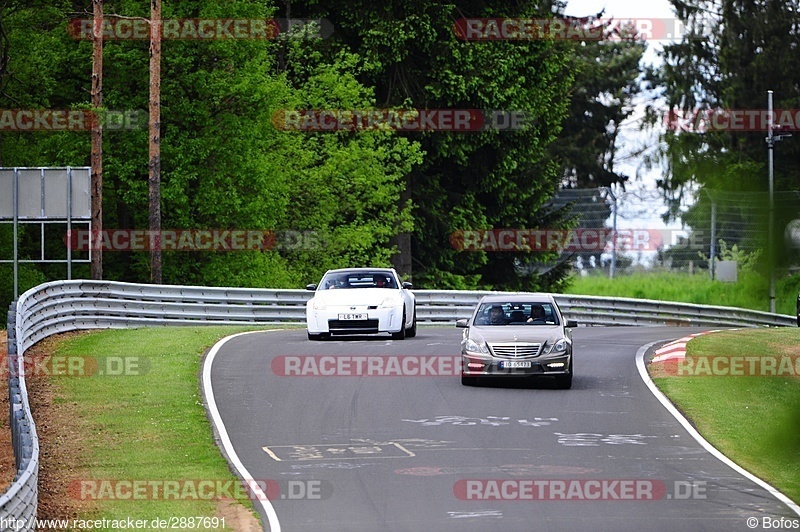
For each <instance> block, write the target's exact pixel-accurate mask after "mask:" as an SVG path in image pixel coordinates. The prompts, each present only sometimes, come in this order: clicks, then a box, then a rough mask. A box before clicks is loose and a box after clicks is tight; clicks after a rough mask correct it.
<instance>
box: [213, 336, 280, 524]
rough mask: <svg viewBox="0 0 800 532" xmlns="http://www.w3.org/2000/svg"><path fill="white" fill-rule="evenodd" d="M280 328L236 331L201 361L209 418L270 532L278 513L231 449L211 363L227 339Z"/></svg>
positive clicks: (276, 520) (215, 345)
mask: <svg viewBox="0 0 800 532" xmlns="http://www.w3.org/2000/svg"><path fill="white" fill-rule="evenodd" d="M280 330H282V329H269V330H268V331H250V332H244V333H238V334H234V335H231V336H226V337H225V338H223V339H222V340H220V341H219V342H217V343H216V344H214V346H213V347H212V348H211V350H210V351H209V352H208V355H207V356H206V359H205V361H204V362H203V395H204V396H205V399H206V404H207V405H208V413H209V414H210V415H211V419H212V421H213V422H214V427H216V429H217V432H218V433H219V438H220V441H221V442H222V446H223V447H224V448H225V454H227V455H228V460H230V462H231V464H232V465H233V467H234V468H236V471H238V472H239V475H240V476H241V477H242V480H244V481H245V482H247V483H248V484H249V486H250V489H251V490H252V493H253V495H255V499H256V500H257V501H258V503H260V504H261V507H262V508H263V509H264V513H265V514H266V515H267V522H268V523H269V529H270V530H271V531H272V532H280V531H281V523H280V521H278V514H277V513H275V508H274V507H273V506H272V503H271V502H270V501H269V499H268V498H267V495H266V494H265V493H264V492H263V491H262V490H261V488H260V487H259V486H258V483H257V482H256V481H255V479H254V478H253V475H251V474H250V472H249V471H248V470H247V468H245V467H244V464H243V463H242V461H241V460H240V459H239V455H237V454H236V451H235V450H234V449H233V444H232V443H231V438H230V436H228V430H227V429H226V428H225V423H223V421H222V417H221V416H220V415H219V409H218V408H217V403H216V401H215V399H214V389H213V388H212V386H211V365H212V364H213V363H214V358H215V357H216V356H217V353H218V352H219V350H220V349H221V348H222V346H223V345H225V343H226V342H227V341H228V340H231V339H233V338H237V337H239V336H244V335H245V334H256V333H263V332H273V331H280Z"/></svg>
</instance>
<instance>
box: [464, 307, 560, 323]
mask: <svg viewBox="0 0 800 532" xmlns="http://www.w3.org/2000/svg"><path fill="white" fill-rule="evenodd" d="M558 323H559V322H558V315H557V314H556V313H555V310H554V309H553V305H551V304H550V303H546V302H542V303H537V302H530V303H497V302H495V303H485V304H483V305H481V307H480V308H479V309H478V313H477V315H476V317H475V325H558Z"/></svg>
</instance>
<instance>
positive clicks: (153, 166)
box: [147, 0, 162, 284]
mask: <svg viewBox="0 0 800 532" xmlns="http://www.w3.org/2000/svg"><path fill="white" fill-rule="evenodd" d="M147 168H148V173H149V181H148V184H149V189H150V280H151V282H153V283H156V284H161V282H162V278H161V0H150V161H149V163H148V165H147Z"/></svg>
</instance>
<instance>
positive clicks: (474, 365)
mask: <svg viewBox="0 0 800 532" xmlns="http://www.w3.org/2000/svg"><path fill="white" fill-rule="evenodd" d="M467 367H468V368H469V369H483V364H479V363H477V362H469V363H467Z"/></svg>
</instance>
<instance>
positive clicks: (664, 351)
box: [650, 329, 730, 363]
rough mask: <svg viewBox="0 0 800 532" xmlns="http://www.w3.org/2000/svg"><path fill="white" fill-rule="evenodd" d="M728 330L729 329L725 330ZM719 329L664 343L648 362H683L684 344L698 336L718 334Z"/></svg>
mask: <svg viewBox="0 0 800 532" xmlns="http://www.w3.org/2000/svg"><path fill="white" fill-rule="evenodd" d="M727 330H730V329H727ZM720 331H721V330H720V329H717V330H713V331H703V332H699V333H695V334H690V335H689V336H684V337H683V338H678V339H677V340H673V341H671V342H669V343H666V344H664V345H662V346H661V347H659V348H658V349H656V350H655V352H654V353H653V359H652V360H651V361H650V362H651V363H652V362H664V361H666V360H683V359H684V358H686V344H687V343H688V342H689V340H691V339H692V338H696V337H698V336H702V335H704V334H710V333H715V332H720Z"/></svg>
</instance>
